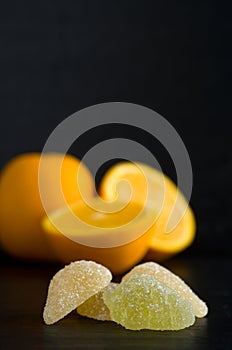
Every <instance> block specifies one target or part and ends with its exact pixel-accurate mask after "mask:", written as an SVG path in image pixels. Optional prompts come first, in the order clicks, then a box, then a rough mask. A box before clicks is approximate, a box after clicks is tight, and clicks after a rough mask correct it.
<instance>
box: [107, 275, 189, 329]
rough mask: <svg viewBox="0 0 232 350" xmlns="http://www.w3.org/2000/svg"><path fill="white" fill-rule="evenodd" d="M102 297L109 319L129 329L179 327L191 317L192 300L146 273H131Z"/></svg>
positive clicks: (186, 324) (185, 324)
mask: <svg viewBox="0 0 232 350" xmlns="http://www.w3.org/2000/svg"><path fill="white" fill-rule="evenodd" d="M103 299H104V302H105V304H106V305H107V307H108V308H109V310H110V317H111V319H112V320H113V321H115V322H117V323H119V324H121V325H122V326H124V327H125V328H127V329H131V330H140V329H153V330H179V329H183V328H186V327H189V326H191V325H192V324H193V323H194V321H195V316H194V311H193V307H192V304H191V303H190V302H189V301H188V300H186V299H184V298H182V297H181V296H180V294H179V293H177V292H175V291H173V290H171V289H169V288H168V287H167V286H166V285H164V284H163V283H160V282H158V281H157V280H156V279H155V278H154V277H153V276H150V275H133V276H131V278H129V279H128V280H126V281H123V282H121V283H120V284H119V285H118V286H117V287H116V288H115V289H113V290H106V291H105V292H104V294H103Z"/></svg>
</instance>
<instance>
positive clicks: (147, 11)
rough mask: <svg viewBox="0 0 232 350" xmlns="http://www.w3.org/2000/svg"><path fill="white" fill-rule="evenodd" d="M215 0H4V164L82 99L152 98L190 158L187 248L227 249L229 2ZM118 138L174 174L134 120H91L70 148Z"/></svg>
mask: <svg viewBox="0 0 232 350" xmlns="http://www.w3.org/2000/svg"><path fill="white" fill-rule="evenodd" d="M220 4H221V5H220V7H219V5H218V6H216V5H214V4H213V2H211V1H186V0H183V1H174V0H169V1H168V0H165V1H164V0H157V1H84V0H83V1H80V0H76V1H50V0H48V1H41V2H34V1H13V2H12V1H7V2H5V3H4V4H3V3H2V4H1V11H0V26H1V31H0V38H1V55H0V101H1V110H0V111H1V114H0V116H1V117H0V118H1V131H0V137H1V138H0V140H1V147H0V165H1V166H3V165H4V164H5V162H6V161H8V160H9V159H10V158H11V157H13V156H15V155H16V154H19V153H22V152H29V151H41V150H42V147H43V145H44V143H45V141H46V139H47V137H48V136H49V134H50V132H51V131H52V130H53V129H54V127H55V126H56V125H57V124H58V123H59V122H61V121H62V120H63V119H64V118H66V117H67V116H69V115H70V114H72V113H74V112H75V111H77V110H79V109H81V108H84V107H87V106H90V105H93V104H96V103H101V102H110V101H125V102H133V103H137V104H141V105H144V106H147V107H150V108H152V109H154V110H155V111H157V112H158V113H160V114H161V115H162V116H164V117H165V118H166V119H167V120H168V121H169V122H171V123H172V125H173V126H174V127H175V128H176V130H177V131H178V133H179V134H180V136H181V137H182V139H183V141H184V143H185V145H186V147H187V149H188V151H189V154H190V158H191V161H192V166H193V174H194V187H193V194H192V199H191V204H192V206H193V208H194V210H195V212H196V216H197V221H198V235H197V239H196V241H195V243H194V245H193V246H192V247H191V249H190V250H189V253H191V254H204V253H207V254H215V253H217V254H230V253H231V246H230V244H229V243H230V233H231V220H230V215H231V214H230V211H231V200H230V195H231V193H232V191H231V189H232V186H231V178H232V177H231V175H232V174H231V170H232V163H231V136H230V127H229V116H230V115H229V112H228V107H229V96H230V92H229V84H228V83H229V79H230V70H231V68H230V66H231V55H230V51H229V46H230V40H229V29H230V22H229V12H230V11H229V9H226V8H225V6H224V4H222V3H220ZM115 136H117V137H121V136H123V137H129V138H132V139H135V140H138V141H140V142H141V143H143V144H144V145H145V146H146V147H147V148H149V149H150V150H151V151H152V152H153V153H154V154H155V155H156V157H157V159H158V160H159V162H160V163H161V165H162V166H163V168H164V171H165V172H166V173H167V174H168V175H169V176H171V177H172V178H174V179H175V172H174V169H173V166H172V164H171V162H170V159H169V156H168V155H167V153H166V151H165V150H164V149H163V148H162V147H161V146H160V145H159V144H158V143H157V142H156V141H155V140H153V139H151V138H150V137H148V136H147V135H146V137H144V135H143V134H142V133H141V132H138V131H135V130H134V129H133V128H122V127H121V128H120V127H113V126H107V127H105V128H102V129H99V128H97V129H94V130H92V131H90V132H89V133H87V134H86V135H84V136H83V137H82V138H81V139H80V140H79V141H77V142H76V143H75V144H74V145H73V147H72V149H71V152H72V153H74V154H76V155H77V156H79V157H82V156H83V155H84V153H85V152H86V151H87V150H88V149H89V148H90V147H91V146H93V145H94V144H96V143H97V142H99V140H104V139H108V138H110V137H115ZM108 165H109V164H106V165H105V167H103V168H101V169H100V170H99V173H98V177H97V179H96V180H97V183H98V182H99V180H100V178H101V176H102V174H103V173H104V171H105V170H106V168H107V166H108Z"/></svg>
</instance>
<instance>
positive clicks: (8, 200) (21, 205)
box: [0, 153, 94, 260]
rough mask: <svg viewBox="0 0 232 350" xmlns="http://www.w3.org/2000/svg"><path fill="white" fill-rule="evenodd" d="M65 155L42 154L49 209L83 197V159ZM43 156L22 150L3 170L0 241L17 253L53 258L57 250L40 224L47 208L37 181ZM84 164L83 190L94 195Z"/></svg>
mask: <svg viewBox="0 0 232 350" xmlns="http://www.w3.org/2000/svg"><path fill="white" fill-rule="evenodd" d="M63 157H64V155H62V154H58V153H51V154H46V155H44V156H43V171H42V174H41V182H42V187H43V189H45V191H43V192H46V194H47V198H48V199H49V202H48V200H46V204H47V210H54V209H56V208H58V207H60V206H61V205H64V199H65V200H66V201H67V203H72V202H75V201H77V200H79V199H80V198H81V195H80V190H79V188H78V186H77V171H78V170H79V169H80V165H81V164H82V163H81V162H80V161H79V160H78V159H76V158H75V157H73V156H71V155H66V156H65V157H64V159H63ZM40 159H41V154H39V153H28V154H22V155H19V156H16V157H15V158H13V159H12V160H10V161H9V162H8V163H7V164H6V166H5V167H4V168H3V170H2V171H1V174H0V242H1V245H2V246H3V248H4V249H5V251H6V252H8V253H9V254H11V255H13V256H14V257H18V258H22V259H29V260H53V259H54V254H53V252H52V250H51V248H50V246H49V243H48V242H47V240H46V236H45V235H44V233H43V230H42V228H41V218H42V217H43V216H44V215H45V210H44V207H43V205H42V202H41V198H40V191H39V185H38V179H39V177H38V171H39V165H40ZM62 159H63V163H62ZM60 166H61V168H60ZM81 168H82V171H83V174H84V181H82V182H83V183H82V184H81V185H82V190H83V192H84V193H85V195H86V196H92V193H93V188H94V185H93V179H92V177H91V175H90V173H89V171H88V170H87V168H85V167H84V165H83V166H82V167H81ZM44 170H45V171H44ZM59 190H60V191H61V190H62V194H63V196H64V198H61V196H60V193H59Z"/></svg>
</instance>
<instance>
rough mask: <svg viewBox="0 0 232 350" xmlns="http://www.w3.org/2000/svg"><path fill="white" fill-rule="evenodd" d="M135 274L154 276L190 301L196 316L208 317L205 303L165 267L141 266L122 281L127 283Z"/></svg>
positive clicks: (135, 268)
mask: <svg viewBox="0 0 232 350" xmlns="http://www.w3.org/2000/svg"><path fill="white" fill-rule="evenodd" d="M134 274H148V275H151V276H154V277H155V278H156V279H157V280H158V281H159V282H162V283H164V284H165V285H166V286H167V287H168V288H170V289H172V290H175V291H176V292H178V293H179V294H180V295H181V296H182V297H183V298H185V299H187V300H189V301H190V302H191V303H192V305H193V309H194V313H195V316H197V317H204V316H206V315H207V313H208V307H207V305H206V304H205V302H204V301H202V300H201V299H200V298H199V297H198V296H197V295H196V294H195V293H194V292H193V291H192V289H191V288H190V287H189V286H188V285H187V284H186V283H185V282H184V281H183V280H182V279H181V278H180V277H178V276H176V275H175V274H174V273H172V272H171V271H169V270H167V269H166V268H165V267H163V266H161V265H159V264H157V263H154V262H147V263H144V264H140V265H137V266H135V267H134V268H133V269H132V270H131V271H130V272H128V273H127V274H126V275H125V276H124V277H123V278H122V280H123V281H125V280H127V279H128V278H130V277H131V276H132V275H134Z"/></svg>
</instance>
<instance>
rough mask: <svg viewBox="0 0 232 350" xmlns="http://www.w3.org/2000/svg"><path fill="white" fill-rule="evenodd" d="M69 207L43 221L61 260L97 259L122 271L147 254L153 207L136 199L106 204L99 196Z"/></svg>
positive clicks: (112, 269)
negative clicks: (146, 206)
mask: <svg viewBox="0 0 232 350" xmlns="http://www.w3.org/2000/svg"><path fill="white" fill-rule="evenodd" d="M70 208H71V211H70V210H69V209H68V208H66V207H65V208H63V209H59V210H57V211H54V212H53V213H50V214H49V215H48V216H45V217H44V219H43V221H42V226H43V228H44V231H45V232H47V238H48V240H49V242H50V244H51V246H52V248H53V249H54V251H55V252H56V255H57V256H58V257H59V260H60V261H62V262H64V263H69V262H70V261H74V260H80V259H87V260H94V261H96V262H98V263H101V264H103V265H104V266H106V267H108V268H109V269H110V270H111V271H112V272H113V273H114V274H119V273H122V272H125V271H127V270H128V269H129V268H130V267H132V266H134V264H136V263H137V262H139V261H140V260H141V259H142V258H143V257H144V255H145V254H146V252H147V249H148V247H149V243H150V240H151V236H152V233H151V232H150V231H149V229H147V227H148V225H149V222H150V221H151V219H153V215H152V211H151V210H150V208H149V209H148V208H145V209H144V208H143V206H142V205H141V204H139V203H136V202H131V203H129V204H128V205H125V203H124V202H120V201H115V202H111V203H110V202H108V203H107V202H105V203H104V202H103V201H102V200H101V199H99V198H93V199H92V200H91V201H90V202H89V203H88V204H85V203H83V202H78V203H76V204H74V205H72V206H71V207H70ZM119 208H120V209H119ZM143 209H144V210H143ZM77 218H79V220H77ZM144 232H145V233H144Z"/></svg>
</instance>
